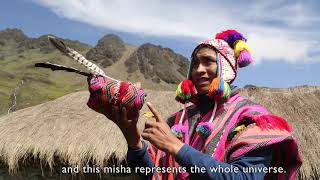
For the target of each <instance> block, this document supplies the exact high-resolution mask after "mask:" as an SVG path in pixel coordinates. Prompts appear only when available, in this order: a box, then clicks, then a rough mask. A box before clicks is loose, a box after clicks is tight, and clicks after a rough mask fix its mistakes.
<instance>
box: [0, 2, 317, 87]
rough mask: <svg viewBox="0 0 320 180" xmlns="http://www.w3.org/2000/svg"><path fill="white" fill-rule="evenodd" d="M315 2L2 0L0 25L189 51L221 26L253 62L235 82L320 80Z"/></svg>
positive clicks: (271, 83)
mask: <svg viewBox="0 0 320 180" xmlns="http://www.w3.org/2000/svg"><path fill="white" fill-rule="evenodd" d="M319 7H320V2H317V1H316V0H315V1H308V0H305V1H295V0H287V1H281V0H270V1H260V0H258V1H249V0H245V1H236V3H234V2H232V1H229V0H227V1H223V3H222V1H213V0H207V1H204V0H198V1H192V0H190V1H182V0H176V1H169V0H161V1H160V0H152V1H150V0H139V1H134V0H117V1H115V0H109V1H107V0H105V1H102V0H91V1H85V0H68V1H67V0H55V1H51V0H30V1H27V0H20V1H19V0H4V1H2V4H1V6H0V30H3V29H6V28H19V29H21V30H23V31H24V32H25V33H26V34H27V35H28V36H31V37H38V36H41V35H43V34H49V33H50V34H55V35H57V36H59V37H63V38H69V39H75V40H79V41H81V42H85V43H88V44H90V45H95V44H96V42H97V41H98V40H99V38H101V37H102V36H104V35H105V34H108V33H114V34H117V35H119V36H120V37H121V38H122V39H123V40H124V41H125V42H128V43H131V44H136V45H140V44H143V43H147V42H151V43H153V44H157V45H161V46H163V47H169V48H171V49H173V50H174V51H176V52H178V53H180V54H182V55H184V56H186V57H189V56H190V53H191V52H192V50H193V48H194V47H195V46H196V44H197V42H199V41H201V40H203V39H207V38H212V37H214V35H215V33H217V32H219V31H221V30H225V29H228V28H232V29H237V30H238V31H240V32H242V33H243V34H244V35H245V36H246V37H247V39H248V43H249V45H250V46H251V48H252V53H253V57H254V59H255V63H254V64H252V65H250V66H249V67H246V68H243V69H240V70H239V72H238V73H239V74H238V77H237V80H236V81H235V84H236V85H239V86H244V85H246V84H254V85H258V86H268V87H290V86H299V85H320V79H319V77H320V71H319V70H320V33H319V32H318V30H319V29H320V16H319V15H320V12H319V11H318V9H319Z"/></svg>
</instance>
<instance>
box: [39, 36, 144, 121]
mask: <svg viewBox="0 0 320 180" xmlns="http://www.w3.org/2000/svg"><path fill="white" fill-rule="evenodd" d="M48 39H49V42H50V43H51V44H52V45H53V46H54V47H56V48H57V49H58V50H59V51H61V52H62V53H63V54H65V55H67V56H68V57H70V58H72V59H73V60H75V61H76V62H78V63H79V64H81V65H83V66H84V67H85V68H86V69H87V70H88V71H89V72H90V73H87V72H83V71H80V70H78V69H75V68H72V67H66V66H63V65H58V64H52V63H48V62H47V63H36V64H35V66H36V67H43V68H51V69H52V70H53V71H55V70H64V71H68V72H75V73H78V74H81V75H84V76H87V77H88V85H89V91H90V98H89V101H88V103H87V105H88V106H89V107H90V108H92V109H94V110H95V111H97V112H99V113H102V114H104V115H105V116H106V117H107V118H109V119H110V117H112V112H113V110H114V109H113V107H115V106H117V107H119V109H120V110H121V109H122V108H123V107H125V108H126V109H127V117H128V119H135V118H137V117H138V115H139V111H140V110H141V108H142V106H143V104H144V99H145V97H146V94H145V92H144V91H143V89H141V88H138V87H136V86H134V85H133V84H132V83H130V82H123V81H119V80H116V79H113V78H111V77H109V76H107V75H106V74H105V73H104V72H103V70H101V69H100V68H99V67H98V66H97V65H95V64H94V63H92V62H90V61H89V60H87V59H86V58H85V57H84V56H83V55H81V54H80V53H78V52H77V51H75V50H73V49H71V48H70V47H68V46H66V45H65V44H64V43H63V42H62V41H61V40H59V39H57V38H56V37H53V36H48Z"/></svg>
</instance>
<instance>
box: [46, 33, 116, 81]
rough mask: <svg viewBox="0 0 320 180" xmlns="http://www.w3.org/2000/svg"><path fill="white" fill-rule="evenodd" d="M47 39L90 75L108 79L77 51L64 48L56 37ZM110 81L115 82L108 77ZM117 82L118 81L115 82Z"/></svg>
mask: <svg viewBox="0 0 320 180" xmlns="http://www.w3.org/2000/svg"><path fill="white" fill-rule="evenodd" d="M48 39H49V41H50V43H51V44H52V45H53V46H55V47H56V48H57V49H58V50H59V51H61V52H62V53H64V54H65V55H67V56H69V57H70V58H72V59H74V60H75V61H76V62H78V63H79V64H81V65H83V66H84V67H86V69H87V70H88V71H90V72H91V73H92V74H94V75H101V76H104V77H108V76H107V75H106V74H105V73H104V72H103V70H102V69H100V68H99V67H98V66H97V65H95V64H94V63H92V62H90V61H89V60H87V59H86V58H85V57H84V56H83V55H81V54H80V53H78V52H77V51H75V50H73V49H71V48H70V47H68V46H66V45H65V44H64V43H63V42H62V41H61V40H59V39H58V38H56V37H53V36H48ZM108 78H110V79H112V80H115V79H113V78H111V77H108ZM115 81H118V80H115Z"/></svg>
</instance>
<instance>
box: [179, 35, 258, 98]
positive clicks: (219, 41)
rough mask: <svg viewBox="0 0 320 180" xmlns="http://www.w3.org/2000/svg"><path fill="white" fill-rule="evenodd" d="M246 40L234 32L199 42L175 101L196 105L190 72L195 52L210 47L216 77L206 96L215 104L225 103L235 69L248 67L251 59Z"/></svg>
mask: <svg viewBox="0 0 320 180" xmlns="http://www.w3.org/2000/svg"><path fill="white" fill-rule="evenodd" d="M246 41H247V39H246V38H245V37H244V36H243V35H242V34H241V33H239V32H238V31H236V30H226V31H223V32H221V33H218V34H216V36H215V38H214V39H209V40H204V41H202V42H200V43H199V44H198V45H197V47H196V48H195V49H194V50H193V53H192V57H191V63H190V66H189V72H188V77H187V79H186V80H183V81H182V82H181V83H180V84H179V85H178V88H177V90H176V100H178V101H179V102H181V103H183V104H185V103H186V102H192V103H196V102H197V100H196V94H197V92H196V89H195V86H194V84H193V83H192V78H191V73H192V72H191V71H192V66H193V59H194V56H195V52H197V50H198V49H199V48H202V47H204V46H205V47H208V46H209V47H211V48H213V49H214V50H215V51H216V52H217V77H216V78H214V79H213V80H212V82H211V84H210V87H209V92H208V95H209V96H210V97H211V98H212V99H213V100H215V101H217V102H225V101H226V100H227V99H228V98H229V96H230V94H231V90H230V86H229V85H230V84H231V83H232V82H233V81H234V80H235V78H236V76H237V68H238V67H239V68H242V67H245V66H247V65H249V64H250V63H251V62H252V61H253V59H252V56H251V50H250V47H249V45H248V44H247V43H246Z"/></svg>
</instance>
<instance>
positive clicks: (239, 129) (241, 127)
mask: <svg viewBox="0 0 320 180" xmlns="http://www.w3.org/2000/svg"><path fill="white" fill-rule="evenodd" d="M245 127H246V126H245V125H243V124H242V125H241V126H238V127H236V129H235V130H236V131H238V132H239V131H241V130H243V129H244V128H245Z"/></svg>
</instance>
